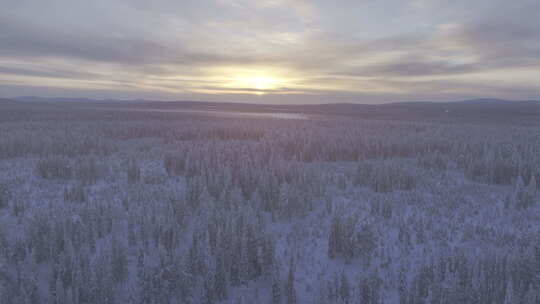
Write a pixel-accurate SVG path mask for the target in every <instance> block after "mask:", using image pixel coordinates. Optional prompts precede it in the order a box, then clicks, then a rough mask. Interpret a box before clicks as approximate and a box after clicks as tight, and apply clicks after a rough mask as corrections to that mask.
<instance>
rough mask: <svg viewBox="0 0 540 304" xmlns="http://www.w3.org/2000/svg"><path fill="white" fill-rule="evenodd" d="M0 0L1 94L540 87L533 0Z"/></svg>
mask: <svg viewBox="0 0 540 304" xmlns="http://www.w3.org/2000/svg"><path fill="white" fill-rule="evenodd" d="M0 4H1V8H2V9H1V10H0V97H10V96H20V95H40V96H70V97H91V98H146V99H171V100H186V99H190V100H209V101H241V102H276V103H313V102H362V103H377V102H389V101H403V100H434V101H439V100H457V99H465V98H476V97H498V98H507V99H514V100H523V99H538V98H540V84H539V82H538V79H540V18H539V17H538V16H540V2H538V1H537V0H516V1H507V0H477V1H470V0H456V1H443V0H410V1H405V0H381V1H364V0H361V1H353V0H348V1H345V0H344V1H325V0H315V1H304V0H258V1H248V0H215V1H204V0H183V1H175V0H154V1H146V0H131V1H128V0H115V1H110V0H93V1H73V0H48V1H41V0H30V1H29V0H0Z"/></svg>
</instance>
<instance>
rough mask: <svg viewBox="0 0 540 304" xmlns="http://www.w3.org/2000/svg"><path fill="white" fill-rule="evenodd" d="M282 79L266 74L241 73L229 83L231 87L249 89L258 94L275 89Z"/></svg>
mask: <svg viewBox="0 0 540 304" xmlns="http://www.w3.org/2000/svg"><path fill="white" fill-rule="evenodd" d="M280 83H281V81H280V79H278V78H276V77H272V76H268V75H264V74H262V75H261V74H248V75H239V76H236V77H234V78H233V79H232V81H231V82H230V83H229V85H230V86H231V87H235V88H239V89H249V90H254V91H256V92H255V93H256V94H264V93H265V91H269V90H275V89H277V88H278V87H279V86H280Z"/></svg>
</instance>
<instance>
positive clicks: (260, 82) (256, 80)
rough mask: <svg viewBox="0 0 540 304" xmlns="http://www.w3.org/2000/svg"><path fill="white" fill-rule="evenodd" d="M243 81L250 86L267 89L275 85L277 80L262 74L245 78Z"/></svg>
mask: <svg viewBox="0 0 540 304" xmlns="http://www.w3.org/2000/svg"><path fill="white" fill-rule="evenodd" d="M245 82H246V83H247V84H249V86H250V87H252V88H255V89H257V90H268V89H272V88H275V87H276V84H277V80H276V79H273V78H270V77H264V76H255V77H251V78H247V79H245Z"/></svg>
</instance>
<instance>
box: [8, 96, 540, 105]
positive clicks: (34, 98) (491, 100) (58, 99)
mask: <svg viewBox="0 0 540 304" xmlns="http://www.w3.org/2000/svg"><path fill="white" fill-rule="evenodd" d="M2 100H11V101H26V102H98V103H101V102H126V103H147V102H148V103H150V102H151V103H197V104H216V105H220V104H221V105H225V104H238V105H260V106H277V107H281V106H293V107H294V106H322V105H328V106H336V107H351V106H352V107H354V106H391V105H415V104H416V105H419V104H438V105H446V104H491V105H493V104H499V105H503V104H516V103H527V104H540V100H506V99H498V98H476V99H466V100H457V101H397V102H389V103H381V104H367V103H353V102H350V103H320V104H291V105H283V104H260V103H243V102H242V103H240V102H209V101H194V100H176V101H163V100H151V99H93V98H84V97H39V96H18V97H13V98H9V99H7V98H4V99H0V101H2Z"/></svg>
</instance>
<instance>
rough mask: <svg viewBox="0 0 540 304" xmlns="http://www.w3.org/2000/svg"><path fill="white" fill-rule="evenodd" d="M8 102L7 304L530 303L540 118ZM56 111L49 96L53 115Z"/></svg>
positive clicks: (3, 269)
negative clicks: (530, 122)
mask: <svg viewBox="0 0 540 304" xmlns="http://www.w3.org/2000/svg"><path fill="white" fill-rule="evenodd" d="M41 107H43V108H45V107H49V108H50V109H48V110H42V109H41V108H37V109H36V110H35V111H29V110H27V109H26V110H24V111H23V110H21V111H17V110H12V111H5V112H4V113H3V114H0V303H2V304H4V303H6V304H18V303H81V304H82V303H100V304H107V303H244V304H247V303H276V304H277V303H280V304H281V303H283V304H285V303H287V304H293V303H321V304H322V303H346V304H356V303H358V304H365V303H377V304H378V303H403V304H405V303H411V304H412V303H426V304H427V303H495V304H498V303H500V304H509V303H523V304H537V303H540V204H539V203H538V201H539V195H538V192H540V190H539V188H540V128H538V127H533V126H529V127H525V126H511V125H504V126H503V125H493V124H472V123H471V124H452V123H444V124H443V123H433V122H429V123H428V122H411V121H403V120H402V121H383V120H380V121H376V120H354V119H340V118H335V117H334V118H317V119H273V118H265V117H246V118H239V117H234V118H232V117H205V116H194V114H189V115H187V114H185V113H166V112H155V113H142V112H136V111H121V110H118V111H105V110H103V111H101V110H96V109H93V110H87V109H84V108H77V107H70V106H62V105H46V106H41ZM51 109H52V110H51Z"/></svg>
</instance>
